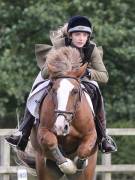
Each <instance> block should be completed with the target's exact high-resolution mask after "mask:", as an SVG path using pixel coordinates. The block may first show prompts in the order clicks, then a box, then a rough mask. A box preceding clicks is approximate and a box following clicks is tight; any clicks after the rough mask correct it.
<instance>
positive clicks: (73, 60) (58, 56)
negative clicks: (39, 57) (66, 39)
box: [46, 47, 81, 76]
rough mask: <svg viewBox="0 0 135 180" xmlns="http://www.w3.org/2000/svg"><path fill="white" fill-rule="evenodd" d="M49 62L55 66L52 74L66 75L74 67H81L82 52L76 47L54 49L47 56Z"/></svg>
mask: <svg viewBox="0 0 135 180" xmlns="http://www.w3.org/2000/svg"><path fill="white" fill-rule="evenodd" d="M46 63H47V66H48V64H49V65H51V66H53V67H55V70H54V72H51V73H52V74H51V75H52V76H59V75H65V74H66V73H67V72H69V71H72V70H73V69H79V68H80V66H81V57H80V53H79V51H78V50H77V49H76V48H72V47H61V48H59V49H57V50H52V51H51V52H50V53H49V54H48V55H47V58H46Z"/></svg>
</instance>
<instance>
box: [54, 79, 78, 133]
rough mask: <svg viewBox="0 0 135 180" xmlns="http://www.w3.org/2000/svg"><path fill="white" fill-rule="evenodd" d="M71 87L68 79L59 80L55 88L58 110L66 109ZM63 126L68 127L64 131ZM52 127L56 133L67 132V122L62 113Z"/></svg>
mask: <svg viewBox="0 0 135 180" xmlns="http://www.w3.org/2000/svg"><path fill="white" fill-rule="evenodd" d="M73 88H74V85H73V84H72V83H71V82H70V81H68V80H67V79H63V80H61V82H60V86H59V88H58V90H57V101H58V110H61V111H66V106H67V102H68V98H69V94H70V92H71V90H72V89H73ZM65 126H67V127H68V129H67V130H66V131H65ZM54 128H55V131H56V133H57V135H66V134H68V133H69V123H68V122H67V121H66V119H65V117H64V116H62V115H59V116H58V117H57V119H56V122H55V124H54Z"/></svg>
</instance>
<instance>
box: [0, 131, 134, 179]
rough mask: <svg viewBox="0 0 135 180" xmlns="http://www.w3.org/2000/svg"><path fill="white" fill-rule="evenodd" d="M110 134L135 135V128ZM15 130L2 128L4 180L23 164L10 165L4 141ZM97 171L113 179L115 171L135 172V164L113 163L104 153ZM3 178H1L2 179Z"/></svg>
mask: <svg viewBox="0 0 135 180" xmlns="http://www.w3.org/2000/svg"><path fill="white" fill-rule="evenodd" d="M107 131H108V134H109V135H113V136H135V129H134V128H127V129H126V128H124V129H108V130H107ZM12 132H14V130H13V129H0V140H1V141H0V149H1V151H0V174H2V175H3V179H2V180H9V179H10V177H9V174H12V173H17V172H18V170H19V169H20V168H24V167H23V166H22V167H20V166H10V146H9V145H8V144H7V143H6V142H5V141H4V138H3V136H5V135H7V134H9V133H12ZM96 172H97V173H98V172H101V173H103V176H102V179H103V180H111V174H112V173H113V172H135V164H128V165H126V164H117V165H115V164H111V154H102V164H101V165H97V166H96ZM0 180H1V179H0Z"/></svg>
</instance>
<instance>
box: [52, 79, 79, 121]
mask: <svg viewBox="0 0 135 180" xmlns="http://www.w3.org/2000/svg"><path fill="white" fill-rule="evenodd" d="M65 78H66V79H74V80H76V81H77V82H78V84H79V86H78V89H79V92H78V98H77V100H79V101H81V96H82V88H81V86H80V81H79V79H78V78H75V77H70V76H58V77H54V78H53V79H54V80H56V79H65ZM77 100H76V102H75V104H74V107H75V108H74V109H75V110H76V106H77ZM54 112H55V114H56V117H58V116H60V115H62V116H64V117H65V119H66V121H67V122H68V123H69V124H70V123H71V122H72V119H73V118H74V115H75V111H73V112H72V111H62V110H55V111H54Z"/></svg>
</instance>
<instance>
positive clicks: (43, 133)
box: [38, 129, 57, 148]
mask: <svg viewBox="0 0 135 180" xmlns="http://www.w3.org/2000/svg"><path fill="white" fill-rule="evenodd" d="M38 141H39V143H40V145H45V146H47V147H48V148H51V147H53V146H54V145H55V144H57V138H56V136H55V135H54V134H53V133H52V132H50V131H48V130H42V129H41V130H39V132H38Z"/></svg>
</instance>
